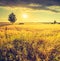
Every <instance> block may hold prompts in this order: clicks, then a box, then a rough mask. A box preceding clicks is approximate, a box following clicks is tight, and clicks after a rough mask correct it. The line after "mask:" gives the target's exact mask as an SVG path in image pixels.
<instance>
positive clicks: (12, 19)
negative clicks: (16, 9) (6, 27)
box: [8, 13, 16, 24]
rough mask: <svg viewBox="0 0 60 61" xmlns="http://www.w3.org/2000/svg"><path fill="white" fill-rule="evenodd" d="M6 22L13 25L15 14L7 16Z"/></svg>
mask: <svg viewBox="0 0 60 61" xmlns="http://www.w3.org/2000/svg"><path fill="white" fill-rule="evenodd" d="M8 20H9V21H10V22H11V23H12V24H13V23H14V22H15V21H16V16H15V14H14V13H11V14H10V15H9V18H8Z"/></svg>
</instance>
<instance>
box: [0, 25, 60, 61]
mask: <svg viewBox="0 0 60 61" xmlns="http://www.w3.org/2000/svg"><path fill="white" fill-rule="evenodd" d="M0 61H60V25H59V24H24V25H6V26H0Z"/></svg>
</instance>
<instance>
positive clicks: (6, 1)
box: [0, 0, 60, 22]
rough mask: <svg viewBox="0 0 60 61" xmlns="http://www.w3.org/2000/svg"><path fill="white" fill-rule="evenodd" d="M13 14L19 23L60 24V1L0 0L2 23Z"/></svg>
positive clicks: (0, 20)
mask: <svg viewBox="0 0 60 61" xmlns="http://www.w3.org/2000/svg"><path fill="white" fill-rule="evenodd" d="M12 12H13V13H14V14H15V15H16V18H17V22H53V21H54V20H56V21H57V22H60V0H0V22H8V17H9V14H11V13H12Z"/></svg>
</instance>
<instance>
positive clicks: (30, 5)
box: [0, 0, 60, 13]
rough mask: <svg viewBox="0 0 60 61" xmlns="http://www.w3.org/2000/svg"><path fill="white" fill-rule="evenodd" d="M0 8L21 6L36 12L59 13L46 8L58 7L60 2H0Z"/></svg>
mask: <svg viewBox="0 0 60 61" xmlns="http://www.w3.org/2000/svg"><path fill="white" fill-rule="evenodd" d="M0 6H10V7H15V6H20V7H21V6H22V7H28V8H32V9H37V10H50V11H52V12H56V13H58V12H60V11H58V10H56V9H52V8H48V7H50V6H60V0H0Z"/></svg>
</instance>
